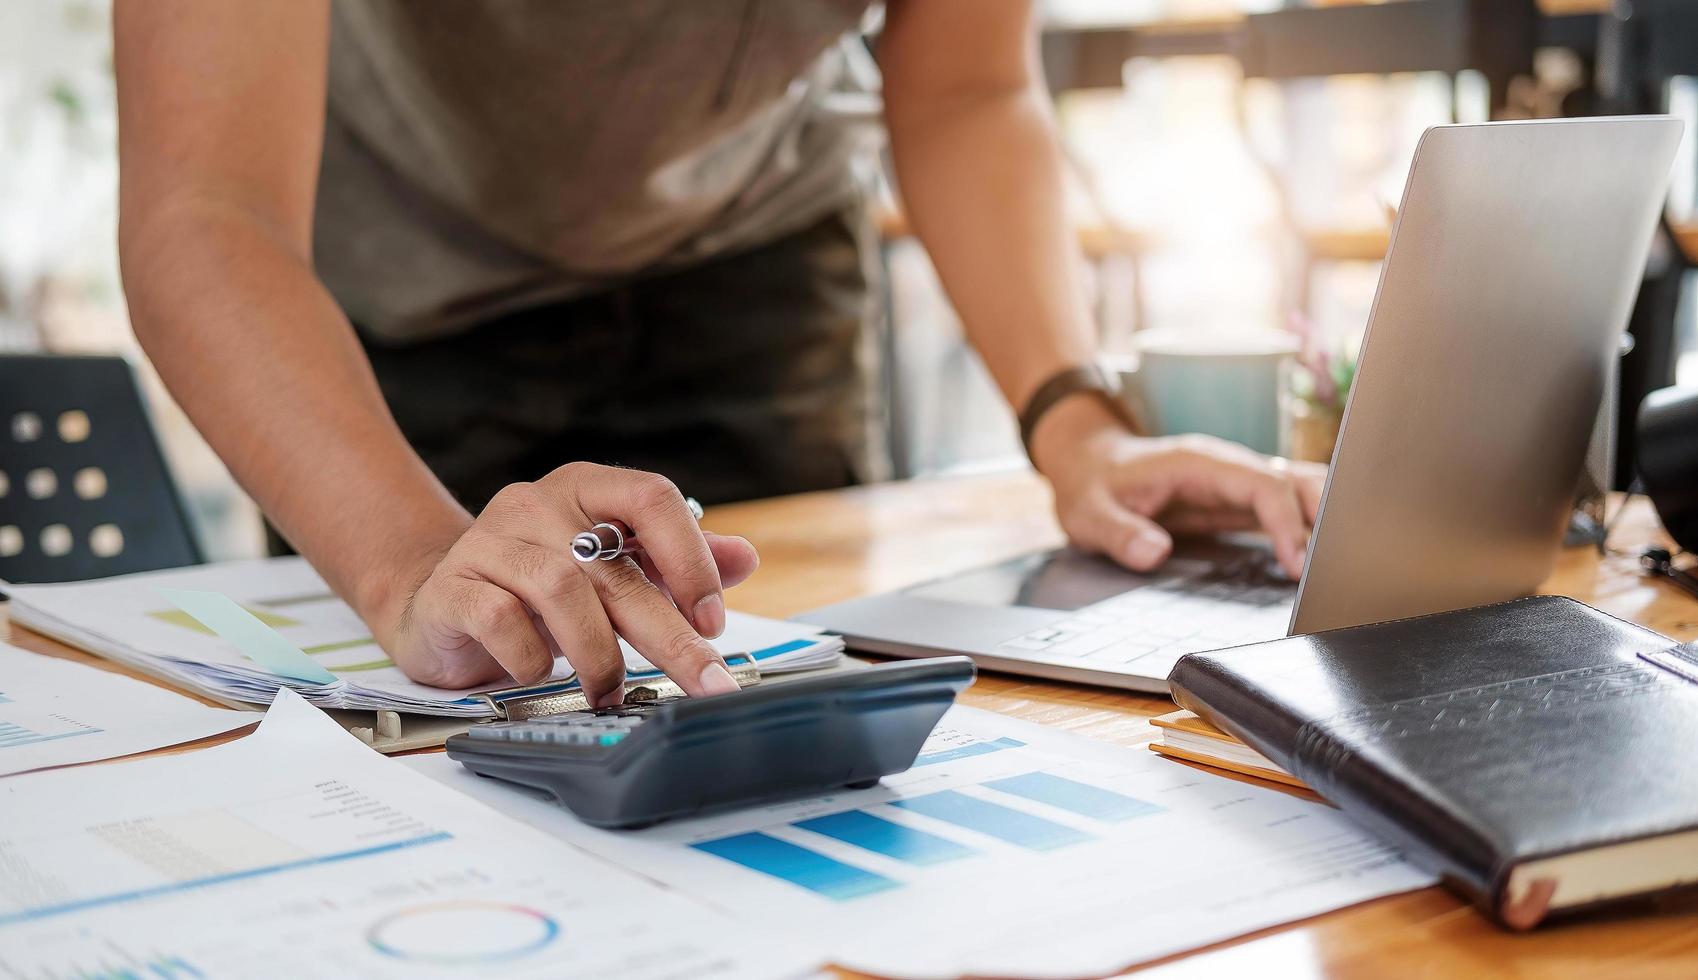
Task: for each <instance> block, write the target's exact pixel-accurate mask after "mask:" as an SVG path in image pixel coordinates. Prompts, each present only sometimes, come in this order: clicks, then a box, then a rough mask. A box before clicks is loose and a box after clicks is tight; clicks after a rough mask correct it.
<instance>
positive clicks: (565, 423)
mask: <svg viewBox="0 0 1698 980" xmlns="http://www.w3.org/2000/svg"><path fill="white" fill-rule="evenodd" d="M865 6H866V4H865V3H864V2H857V0H688V2H686V0H646V2H644V0H624V2H621V3H612V4H610V3H599V2H588V0H585V2H528V3H527V2H512V3H502V4H496V3H484V4H478V3H427V2H422V0H412V2H409V0H364V2H361V0H349V2H346V3H343V2H340V0H339V2H337V3H335V4H334V5H332V4H331V3H330V0H265V2H260V0H253V2H248V3H241V4H231V3H226V2H223V0H120V2H119V3H118V5H117V8H116V10H115V36H116V68H117V77H118V86H119V120H120V135H121V145H120V159H121V161H122V175H121V216H120V224H121V227H120V248H121V255H122V261H123V271H124V280H125V286H126V291H127V294H128V298H129V303H130V311H131V316H132V319H133V321H134V323H135V327H136V332H137V335H138V337H140V339H141V341H142V343H143V344H144V346H145V347H146V349H147V351H148V353H149V355H150V356H151V357H152V359H153V361H154V363H155V364H156V365H157V367H158V368H159V371H160V373H161V374H162V375H163V376H164V378H165V380H166V381H167V383H168V384H169V385H170V387H171V389H172V391H173V392H174V394H175V395H176V397H177V398H178V400H179V401H180V402H181V403H182V404H183V406H184V408H185V409H186V410H187V411H188V412H189V414H190V415H191V417H192V418H193V419H194V420H195V422H196V424H197V425H198V426H199V428H200V429H201V431H202V432H203V433H204V434H205V435H206V437H207V439H208V440H209V441H210V442H211V444H212V445H213V447H214V448H215V449H217V451H218V452H219V453H220V455H221V456H222V457H223V458H224V460H225V461H226V462H227V463H228V465H229V466H230V469H231V471H232V472H233V473H234V474H235V475H236V477H237V478H238V479H239V480H240V481H241V483H242V484H243V486H244V487H245V488H246V489H247V490H248V492H249V493H251V494H252V495H253V497H254V499H255V500H257V501H258V502H259V504H260V505H261V507H262V508H263V509H264V511H265V513H266V515H267V516H268V518H269V519H270V520H271V522H272V523H273V524H274V525H275V526H276V527H277V528H278V529H279V530H280V531H281V532H282V533H283V534H284V535H285V536H286V537H287V538H288V540H289V541H290V542H291V543H292V544H293V545H294V546H296V547H297V548H299V549H300V551H301V552H302V553H303V554H305V555H306V556H307V557H308V558H310V559H311V560H312V562H313V564H314V565H315V566H316V567H317V568H318V569H319V571H320V572H321V573H322V574H323V575H324V576H325V578H326V579H327V580H328V581H329V582H330V583H331V585H332V586H333V587H334V588H335V589H336V590H337V591H338V593H340V594H341V595H342V596H344V597H345V598H346V599H347V600H348V601H349V602H350V603H351V604H352V605H353V607H354V608H355V609H356V610H357V611H358V612H359V613H360V615H361V616H362V617H364V618H365V620H366V621H367V622H368V623H369V624H370V625H371V628H372V630H373V633H374V635H375V636H376V637H377V638H378V640H379V642H381V643H382V645H383V646H384V648H385V649H386V650H388V651H389V652H390V654H391V656H393V657H394V659H395V661H396V662H397V664H399V665H400V666H401V667H402V669H404V670H405V671H406V672H407V673H408V674H410V675H411V676H413V677H415V678H417V679H419V680H421V681H424V682H427V683H433V684H440V685H443V686H448V687H458V686H465V685H470V684H475V683H481V682H487V681H491V680H494V679H497V678H500V677H502V676H505V675H508V674H510V675H512V676H513V677H514V678H517V679H518V680H520V681H535V680H538V679H541V678H542V677H545V676H546V675H547V674H548V673H549V671H550V670H551V669H552V666H553V662H554V659H555V658H556V657H559V656H564V657H566V658H567V659H568V660H569V661H570V662H571V663H572V664H573V665H574V666H575V667H576V668H577V670H578V672H579V675H580V677H581V678H582V680H583V683H584V688H585V690H586V692H587V693H588V694H589V695H590V696H591V698H592V700H594V701H597V702H598V703H599V702H601V701H607V700H615V699H617V697H618V692H619V682H620V679H621V678H622V676H623V667H622V663H621V660H620V656H619V651H618V647H617V643H616V640H615V634H618V635H620V636H623V637H625V638H626V639H628V640H629V641H631V643H632V644H633V645H634V646H636V647H637V648H638V649H639V650H641V651H643V652H644V653H645V654H646V655H647V656H648V657H649V658H650V659H651V660H653V661H654V662H655V663H656V664H657V665H658V666H660V667H662V668H663V669H665V670H666V671H667V673H668V674H669V675H671V676H672V677H673V678H674V679H675V680H677V681H678V682H679V683H680V684H681V685H682V686H683V687H684V689H685V690H687V691H688V692H690V693H691V694H711V693H718V692H723V691H728V690H732V689H734V688H735V683H734V682H733V681H732V680H731V678H730V676H729V674H728V673H727V672H726V671H725V669H724V666H723V664H722V663H721V662H720V661H719V659H718V657H717V656H716V655H715V653H714V651H713V649H712V647H711V646H710V645H709V644H708V643H707V642H706V640H705V639H704V637H713V636H716V635H718V633H719V632H720V631H721V630H722V629H723V628H724V618H725V611H724V602H723V599H722V596H721V593H722V591H723V589H724V588H726V587H729V586H730V585H734V584H736V583H737V582H739V581H741V580H742V579H743V578H745V577H747V575H748V574H749V573H750V572H752V571H753V569H754V566H755V563H756V557H755V553H754V550H753V548H752V547H751V546H750V545H749V543H748V542H746V541H743V540H741V539H728V538H721V537H718V536H715V535H711V534H705V535H704V534H703V533H702V532H701V531H700V530H699V529H698V528H697V527H696V525H695V523H694V521H693V520H692V518H691V517H690V515H689V513H688V512H687V510H686V508H685V505H684V502H683V498H682V497H681V495H680V493H679V491H678V489H677V485H678V484H682V485H685V486H687V487H688V488H689V489H690V490H691V491H692V492H694V493H697V494H700V495H701V496H703V497H704V498H706V499H710V500H712V499H729V498H732V497H736V496H748V495H755V494H765V493H776V492H785V491H794V490H802V489H812V488H818V487H826V486H837V485H842V484H846V483H849V482H853V481H855V480H857V479H861V478H863V477H864V476H865V473H866V461H867V458H868V455H869V454H868V446H867V441H866V435H865V434H866V432H867V431H868V425H867V419H868V413H867V406H866V401H865V398H864V394H863V393H864V391H865V387H866V386H865V385H864V383H863V381H862V378H861V374H860V372H859V370H858V368H857V360H856V357H857V353H856V352H857V349H858V344H859V330H858V328H859V325H860V322H861V319H862V312H863V310H864V308H865V300H866V282H865V278H864V276H863V275H862V273H861V269H862V265H861V263H860V261H859V260H858V257H857V252H856V249H855V241H856V237H857V230H858V228H859V227H860V223H859V220H858V217H857V209H856V197H855V194H854V185H853V182H852V181H851V180H850V179H849V172H848V169H847V167H848V161H847V151H846V140H847V139H849V138H850V135H851V134H848V133H846V132H845V131H844V129H843V127H842V125H841V123H839V122H836V121H834V118H833V115H832V113H831V111H830V99H829V95H830V93H831V92H832V91H834V90H837V89H840V88H842V87H843V86H844V85H845V75H844V70H843V63H842V57H841V50H840V49H839V47H838V44H839V41H840V39H841V38H842V36H843V34H844V33H845V32H846V31H850V30H852V29H853V28H854V27H855V26H856V24H857V23H858V21H859V19H860V18H861V17H862V15H863V13H864V7H865ZM1032 8H1033V3H1032V0H891V2H889V3H888V4H887V5H886V16H885V22H884V27H883V30H882V32H881V34H880V36H879V39H878V45H877V53H878V60H879V63H880V67H881V68H882V70H883V75H884V83H883V92H884V103H885V121H886V124H887V128H888V130H889V135H890V145H891V149H892V152H893V155H894V159H895V161H896V167H897V176H898V178H899V181H900V184H901V187H902V192H903V197H904V201H905V206H906V208H907V211H908V213H909V215H910V216H911V220H912V222H913V225H914V227H915V229H916V231H917V232H918V234H919V236H920V238H921V240H922V241H923V242H924V244H925V245H926V247H927V249H928V250H929V252H930V254H931V256H932V259H933V261H934V263H935V264H936V266H937V268H938V270H939V272H940V274H941V275H942V278H943V281H944V284H945V286H946V287H947V289H948V290H949V293H950V297H951V299H952V300H953V302H954V304H955V307H956V308H957V310H958V311H959V312H960V314H961V318H962V320H963V322H964V323H965V325H966V330H967V332H968V335H969V337H970V338H971V340H972V342H973V344H974V345H975V347H976V348H977V349H978V351H979V353H980V354H981V355H982V356H983V357H984V360H985V362H986V363H987V364H988V365H989V367H990V370H991V372H992V374H993V375H994V376H995V378H996V380H997V383H998V385H999V386H1000V387H1001V389H1002V391H1003V393H1004V394H1005V395H1006V396H1007V398H1008V400H1009V402H1010V404H1012V405H1015V406H1017V407H1018V408H1020V409H1021V411H1022V417H1023V422H1024V425H1025V429H1026V434H1027V436H1028V449H1029V452H1030V453H1031V456H1032V459H1033V463H1034V465H1036V467H1037V468H1038V470H1039V471H1040V472H1042V473H1043V474H1044V475H1045V476H1046V477H1047V478H1048V479H1049V481H1050V483H1051V485H1052V486H1053V488H1054V490H1055V501H1056V510H1057V514H1058V515H1059V517H1060V519H1061V523H1062V526H1063V527H1064V528H1065V529H1066V531H1067V534H1068V535H1069V537H1070V538H1071V539H1072V540H1073V541H1074V542H1075V543H1076V544H1078V545H1080V546H1081V547H1085V548H1089V549H1093V550H1096V551H1100V552H1103V553H1106V554H1108V555H1110V556H1112V557H1113V558H1115V559H1117V560H1119V561H1121V562H1123V563H1125V564H1127V565H1129V566H1131V567H1133V568H1139V569H1145V568H1150V567H1153V566H1155V565H1157V564H1159V563H1160V562H1161V561H1162V560H1163V559H1164V558H1165V557H1166V556H1167V554H1168V552H1169V550H1170V548H1171V545H1172V542H1171V538H1170V537H1169V530H1185V531H1195V530H1210V529H1216V528H1221V527H1243V526H1254V525H1256V524H1260V525H1261V526H1262V527H1264V528H1266V530H1267V531H1268V532H1269V533H1270V534H1271V535H1272V537H1273V540H1274V543H1275V550H1276V553H1277V554H1278V556H1279V558H1280V560H1281V562H1282V563H1283V564H1284V565H1285V567H1286V568H1287V569H1288V570H1290V571H1292V572H1294V573H1295V572H1296V571H1297V570H1298V569H1299V568H1300V567H1301V563H1302V553H1303V549H1304V547H1305V543H1306V541H1307V534H1308V525H1309V522H1310V521H1312V519H1313V514H1314V509H1315V506H1316V497H1317V491H1318V481H1317V480H1315V479H1314V475H1313V474H1312V473H1304V474H1301V475H1300V477H1299V476H1294V475H1293V474H1292V472H1291V471H1289V470H1288V469H1287V468H1284V467H1280V466H1276V465H1274V463H1272V462H1270V461H1269V460H1266V459H1264V458H1262V457H1260V456H1257V455H1256V454H1253V453H1250V452H1248V451H1247V450H1242V449H1240V448H1237V447H1232V446H1228V445H1226V444H1222V443H1219V442H1216V441H1212V440H1207V439H1199V438H1190V439H1180V440H1166V439H1149V438H1141V437H1139V436H1138V435H1136V434H1135V433H1134V432H1133V431H1132V429H1131V423H1130V421H1129V420H1128V419H1126V418H1125V415H1124V412H1122V411H1118V410H1117V409H1116V404H1117V403H1115V402H1114V401H1113V400H1112V399H1110V398H1108V397H1106V396H1105V394H1104V393H1103V391H1101V390H1100V388H1101V385H1100V383H1099V382H1098V381H1096V380H1095V379H1094V378H1093V376H1092V375H1091V374H1090V373H1089V372H1088V371H1085V370H1083V368H1084V367H1085V366H1087V365H1089V364H1090V363H1091V361H1092V356H1093V354H1094V350H1093V340H1092V337H1093V331H1092V329H1091V324H1090V319H1089V314H1088V313H1087V310H1086V307H1085V304H1084V303H1083V301H1082V297H1081V296H1080V295H1079V293H1078V292H1077V290H1076V288H1075V284H1076V282H1077V277H1076V275H1075V271H1076V264H1075V263H1076V259H1075V255H1074V249H1073V245H1072V242H1071V239H1070V235H1069V231H1068V228H1067V226H1066V224H1065V222H1064V219H1063V214H1062V184H1061V172H1060V168H1059V166H1058V157H1059V154H1058V152H1057V143H1056V138H1055V133H1054V130H1053V124H1052V120H1051V117H1050V111H1049V106H1048V102H1047V98H1046V95H1045V92H1044V89H1043V85H1042V79H1041V77H1040V69H1039V65H1038V60H1037V54H1036V42H1035V26H1034V13H1033V9H1032ZM327 106H328V108H327ZM374 369H375V371H374ZM596 461H602V462H616V463H620V464H624V465H626V466H629V467H634V468H631V469H626V468H612V467H608V466H602V465H598V463H597V462H596ZM562 464H565V465H562ZM645 470H657V471H659V472H661V473H664V474H665V476H659V475H655V474H654V473H650V472H644V471H645ZM667 477H670V478H671V479H670V480H669V479H667ZM674 481H676V482H674ZM445 484H446V485H445ZM474 511H475V512H476V514H477V516H476V517H475V518H474V517H473V512H474ZM613 519H616V520H621V521H624V522H625V523H627V524H629V525H630V526H631V527H632V528H633V529H634V530H635V531H636V533H637V534H638V535H639V536H640V537H641V539H642V542H643V544H644V546H645V549H646V550H645V554H644V558H643V560H642V562H641V563H640V564H639V563H638V562H636V561H631V560H622V561H615V562H598V563H595V564H593V565H589V566H582V565H579V564H577V563H575V562H574V561H573V560H572V559H571V558H570V557H569V555H568V547H567V545H568V542H569V541H570V539H571V537H572V535H573V534H574V533H576V532H578V531H580V530H583V529H584V528H586V527H588V526H589V525H591V524H593V523H595V522H597V521H604V520H613ZM1158 522H1160V523H1158ZM1163 524H1165V525H1166V528H1167V529H1164V528H1163V526H1162V525H1163Z"/></svg>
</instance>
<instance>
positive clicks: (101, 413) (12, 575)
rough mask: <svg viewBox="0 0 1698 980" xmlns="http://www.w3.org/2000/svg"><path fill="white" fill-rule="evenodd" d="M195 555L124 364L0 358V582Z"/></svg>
mask: <svg viewBox="0 0 1698 980" xmlns="http://www.w3.org/2000/svg"><path fill="white" fill-rule="evenodd" d="M201 560H202V558H201V551H200V547H199V546H198V544H197V543H196V541H195V536H194V532H193V530H192V529H191V527H190V525H189V520H188V515H187V513H186V512H185V511H184V509H183V503H182V500H181V499H180V498H179V497H178V495H177V489H176V484H175V483H173V482H172V480H171V474H170V472H169V471H168V470H167V469H166V468H165V459H164V457H163V456H162V455H161V454H160V451H159V443H158V441H157V440H156V439H155V438H154V434H153V427H152V426H151V425H150V424H149V422H148V417H147V411H146V409H145V408H144V407H143V404H142V399H141V391H140V389H139V387H138V386H137V384H136V376H135V373H134V372H133V371H132V370H131V368H130V365H129V364H128V363H127V362H126V361H125V360H124V359H123V358H121V357H80V356H68V355H56V354H3V355H0V579H6V580H8V581H12V582H67V581H73V580H77V579H86V578H101V577H104V576H107V575H119V574H123V573H125V572H143V571H151V570H153V569H159V568H175V567H177V566H180V565H194V564H198V563H199V562H200V561H201Z"/></svg>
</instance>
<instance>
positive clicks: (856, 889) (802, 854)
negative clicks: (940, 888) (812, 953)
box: [693, 833, 901, 901]
mask: <svg viewBox="0 0 1698 980" xmlns="http://www.w3.org/2000/svg"><path fill="white" fill-rule="evenodd" d="M693 846H694V847H695V848H696V849H697V850H699V851H705V852H707V853H708V854H712V855H714V856H715V857H721V858H724V859H725V860H727V861H732V862H735V863H737V864H741V865H742V866H743V867H745V868H748V869H749V870H751V871H759V872H760V873H762V874H766V875H771V876H772V877H774V878H782V879H783V880H785V881H788V882H790V883H792V884H795V885H800V886H802V887H803V888H806V889H807V890H809V891H811V892H817V893H819V894H821V895H824V896H825V897H826V898H831V899H836V900H838V901H843V900H845V899H850V898H859V897H861V896H862V895H871V894H873V893H875V892H882V891H888V890H889V889H892V888H898V887H900V885H901V883H900V882H897V881H895V880H894V879H891V878H886V877H885V876H883V875H880V874H875V873H873V872H871V871H868V870H866V869H865V868H857V867H855V866H854V865H852V864H844V863H843V862H841V861H838V860H836V859H834V858H829V857H826V856H825V855H824V854H821V853H819V852H818V851H811V850H809V849H807V848H805V847H802V846H800V845H798V844H792V843H790V842H789V841H785V840H779V839H778V838H776V837H774V836H772V835H771V834H759V833H756V834H738V835H736V836H734V837H722V838H720V839H718V840H710V841H703V842H701V843H699V844H696V845H693Z"/></svg>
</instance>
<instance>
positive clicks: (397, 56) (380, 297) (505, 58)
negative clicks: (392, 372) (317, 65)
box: [313, 0, 867, 343]
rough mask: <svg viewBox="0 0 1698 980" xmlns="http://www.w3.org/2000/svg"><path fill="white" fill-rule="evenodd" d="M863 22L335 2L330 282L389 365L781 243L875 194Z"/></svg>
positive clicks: (819, 15) (651, 2) (327, 186)
mask: <svg viewBox="0 0 1698 980" xmlns="http://www.w3.org/2000/svg"><path fill="white" fill-rule="evenodd" d="M866 7H867V0H483V2H472V0H337V2H335V3H334V5H333V19H332V28H331V46H330V74H329V99H328V107H327V119H326V124H325V143H324V157H323V166H322V171H321V173H320V177H319V189H318V203H317V212H316V217H315V229H314V241H313V251H314V261H315V264H316V267H317V270H318V273H319V275H320V277H321V278H322V279H323V281H324V282H325V283H326V285H327V286H328V287H329V289H330V291H331V293H332V294H333V295H334V296H335V297H336V299H337V301H338V302H340V303H341V305H342V307H343V308H344V309H345V310H346V311H347V313H348V315H349V317H350V318H351V319H352V320H353V321H354V322H355V323H357V324H358V325H359V326H360V327H361V329H362V330H364V331H366V333H367V334H368V335H369V336H371V337H373V338H374V339H377V340H379V341H381V342H385V343H405V342H407V341H409V340H414V339H420V338H425V337H432V336H440V335H443V334H448V333H452V332H455V331H458V330H463V329H465V328H467V327H469V326H472V325H475V324H477V323H480V322H484V321H487V320H490V319H493V318H495V317H498V316H501V315H503V314H506V313H511V312H514V311H518V310H523V309H529V308H534V307H537V306H540V305H543V304H546V303H550V302H555V301H558V300H563V299H567V298H571V297H573V296H579V295H583V294H586V293H590V292H594V291H597V290H598V289H601V288H605V287H606V286H608V285H610V284H613V283H617V282H620V281H627V280H629V279H631V278H633V277H637V276H641V275H643V274H646V273H653V272H660V271H666V270H671V269H678V268H683V267H687V266H690V265H694V264H697V263H700V262H702V261H703V260H706V259H709V258H712V257H714V256H718V255H723V254H727V253H731V252H737V251H742V250H745V249H748V248H751V247H754V246H756V245H760V244H763V243H766V242H770V241H773V240H775V239H777V238H780V237H782V236H784V235H786V234H788V233H791V232H794V231H797V230H799V229H801V228H804V227H807V226H809V225H810V224H812V223H814V222H817V221H818V220H819V219H820V218H821V217H822V216H824V215H826V214H828V213H830V212H832V211H833V210H836V209H840V208H842V207H844V206H846V205H847V204H849V203H851V202H852V201H853V200H854V199H855V198H856V196H857V195H858V194H859V190H858V186H857V182H856V180H855V179H854V177H853V175H852V169H851V159H852V157H853V155H854V153H855V150H856V146H857V144H858V143H863V142H864V141H863V139H862V137H861V134H860V133H858V132H857V131H856V125H857V124H856V123H854V122H853V121H852V120H851V119H849V118H847V117H846V116H845V114H843V113H839V112H835V111H833V109H832V108H831V106H832V104H833V103H835V102H837V101H840V100H835V99H830V98H828V97H830V96H832V95H833V94H834V93H839V92H844V91H853V90H855V89H856V87H857V86H856V84H855V81H854V78H855V73H854V72H851V71H850V70H849V64H848V55H849V54H850V52H848V50H847V45H850V44H857V43H859V41H858V39H857V38H856V37H855V36H854V32H855V31H856V29H857V27H858V26H859V24H860V22H861V19H862V18H863V16H864V14H865V12H866V11H865V8H866Z"/></svg>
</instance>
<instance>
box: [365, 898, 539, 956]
mask: <svg viewBox="0 0 1698 980" xmlns="http://www.w3.org/2000/svg"><path fill="white" fill-rule="evenodd" d="M559 936H560V924H559V923H558V922H556V921H554V919H552V918H550V917H549V916H548V915H545V914H544V913H542V912H539V911H537V910H536V909H532V908H526V907H525V906H523V905H507V904H502V903H499V902H436V903H432V904H428V905H415V906H411V907H409V908H405V909H402V910H400V911H398V912H393V913H391V914H389V915H386V916H384V917H383V918H381V919H379V920H377V921H376V922H374V923H372V925H371V927H370V928H369V929H367V930H366V941H367V942H368V943H370V944H371V947H372V948H373V949H375V950H377V951H378V952H379V953H382V954H383V955H385V956H390V957H393V958H395V959H398V960H405V961H408V962H412V963H419V964H430V965H435V966H475V965H478V964H488V963H499V962H502V961H504V960H514V959H518V958H520V957H523V956H528V955H530V954H532V953H535V952H537V951H538V950H540V949H542V948H544V947H546V946H548V945H549V944H550V943H552V942H554V940H555V939H557V938H559Z"/></svg>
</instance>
